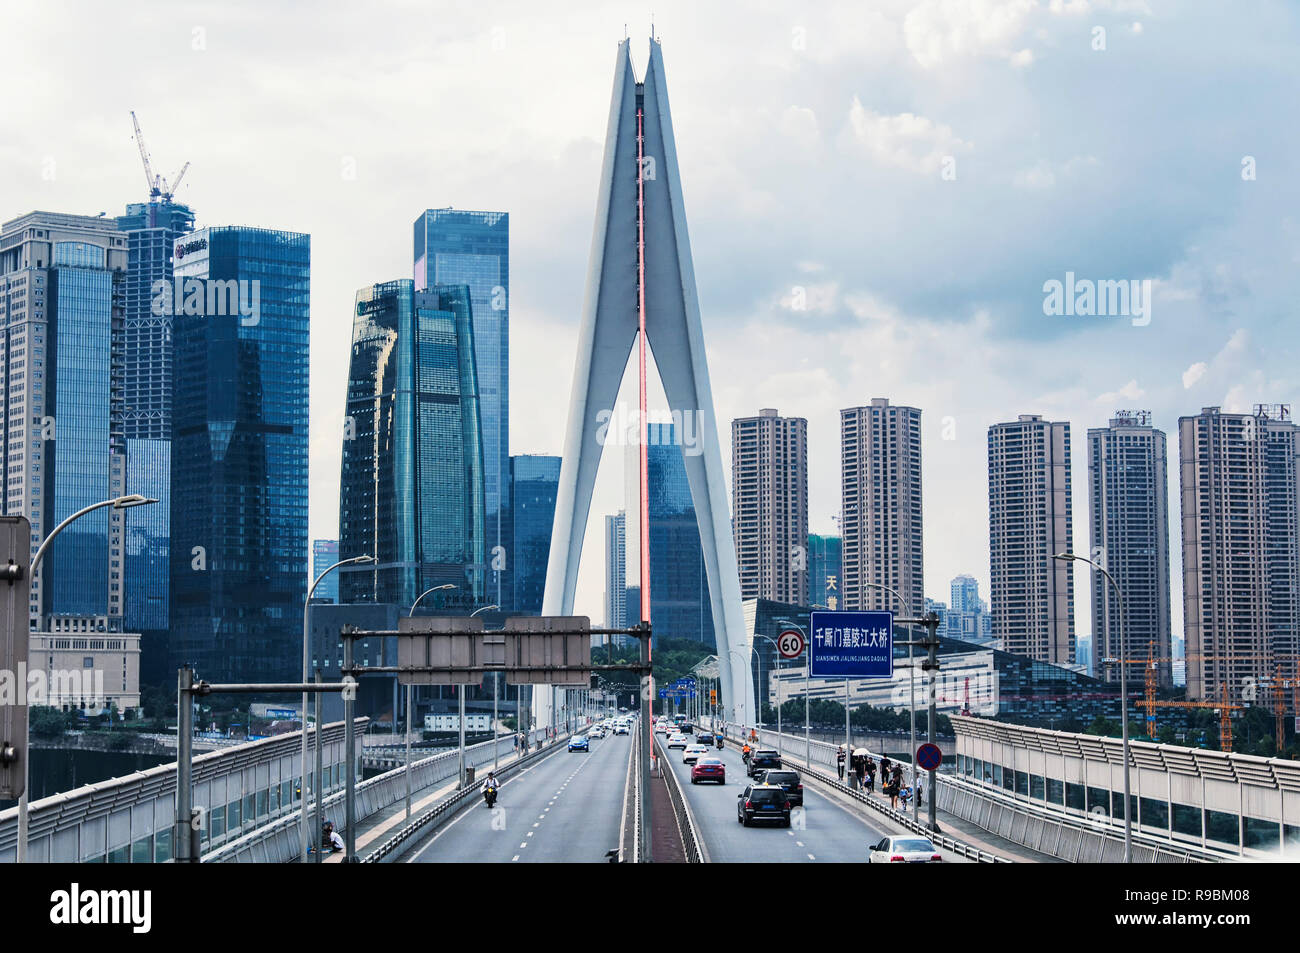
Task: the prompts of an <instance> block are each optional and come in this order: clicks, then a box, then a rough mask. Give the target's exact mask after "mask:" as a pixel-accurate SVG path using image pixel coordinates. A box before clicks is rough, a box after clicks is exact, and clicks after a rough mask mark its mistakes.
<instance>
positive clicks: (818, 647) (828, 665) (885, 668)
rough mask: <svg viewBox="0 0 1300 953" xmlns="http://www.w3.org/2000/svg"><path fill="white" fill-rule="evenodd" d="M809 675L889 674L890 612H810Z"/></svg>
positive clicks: (891, 656) (891, 649)
mask: <svg viewBox="0 0 1300 953" xmlns="http://www.w3.org/2000/svg"><path fill="white" fill-rule="evenodd" d="M809 636H810V638H809V640H808V649H809V655H810V657H811V664H810V667H809V674H811V675H812V677H813V678H893V677H894V614H893V613H892V612H814V613H812V620H811V624H810V625H809Z"/></svg>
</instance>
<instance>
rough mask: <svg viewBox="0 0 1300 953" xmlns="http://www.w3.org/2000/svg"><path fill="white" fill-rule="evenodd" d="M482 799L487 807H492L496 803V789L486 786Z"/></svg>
mask: <svg viewBox="0 0 1300 953" xmlns="http://www.w3.org/2000/svg"><path fill="white" fill-rule="evenodd" d="M483 800H484V801H486V802H487V806H488V807H493V806H494V805H495V804H496V803H497V789H496V788H487V789H486V790H484V792H483Z"/></svg>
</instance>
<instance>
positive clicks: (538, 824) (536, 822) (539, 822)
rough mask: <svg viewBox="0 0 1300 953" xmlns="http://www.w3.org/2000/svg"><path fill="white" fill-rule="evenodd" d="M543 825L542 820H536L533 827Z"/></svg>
mask: <svg viewBox="0 0 1300 953" xmlns="http://www.w3.org/2000/svg"><path fill="white" fill-rule="evenodd" d="M541 826H542V822H541V821H534V822H533V827H534V828H537V827H541Z"/></svg>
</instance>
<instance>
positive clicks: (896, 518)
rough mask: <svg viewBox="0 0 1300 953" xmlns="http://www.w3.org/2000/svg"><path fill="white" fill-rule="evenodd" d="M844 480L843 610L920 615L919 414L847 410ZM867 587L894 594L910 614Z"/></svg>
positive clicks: (878, 406)
mask: <svg viewBox="0 0 1300 953" xmlns="http://www.w3.org/2000/svg"><path fill="white" fill-rule="evenodd" d="M840 481H841V482H840V487H841V500H842V508H843V512H842V513H841V514H840V531H841V533H842V538H843V544H842V545H843V562H844V581H843V597H844V604H843V608H845V609H880V610H890V611H892V612H894V613H896V614H898V613H901V612H903V611H906V612H909V613H911V612H919V611H920V610H921V606H922V604H923V602H924V599H925V589H924V585H923V578H922V575H923V573H922V568H923V562H924V560H923V557H922V542H921V539H922V537H921V411H920V410H918V409H917V408H915V407H898V406H894V405H891V404H890V403H889V401H888V399H886V398H884V397H877V398H875V399H873V400H872V401H871V404H870V405H869V406H864V407H849V408H847V409H845V410H841V411H840ZM868 583H874V584H876V585H883V586H888V587H889V588H891V589H894V590H896V591H897V592H898V594H899V595H900V596H901V597H902V598H903V601H904V602H905V603H906V609H904V607H903V606H900V605H899V604H898V600H897V599H895V598H893V597H892V596H891V595H890V594H889V593H888V592H885V591H884V590H882V589H879V588H875V587H873V586H869V585H868Z"/></svg>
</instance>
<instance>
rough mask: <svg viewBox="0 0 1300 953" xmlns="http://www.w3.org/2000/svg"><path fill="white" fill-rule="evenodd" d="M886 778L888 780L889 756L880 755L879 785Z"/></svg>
mask: <svg viewBox="0 0 1300 953" xmlns="http://www.w3.org/2000/svg"><path fill="white" fill-rule="evenodd" d="M888 778H889V755H887V754H882V755H881V756H880V783H881V784H884V783H885V781H886V780H887V779H888Z"/></svg>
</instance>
